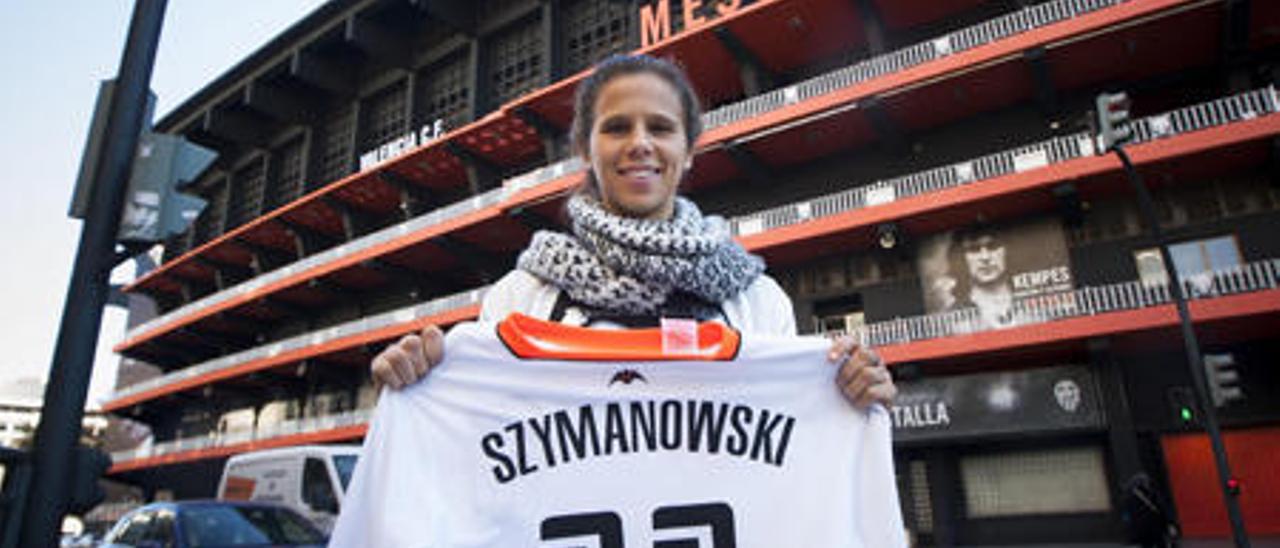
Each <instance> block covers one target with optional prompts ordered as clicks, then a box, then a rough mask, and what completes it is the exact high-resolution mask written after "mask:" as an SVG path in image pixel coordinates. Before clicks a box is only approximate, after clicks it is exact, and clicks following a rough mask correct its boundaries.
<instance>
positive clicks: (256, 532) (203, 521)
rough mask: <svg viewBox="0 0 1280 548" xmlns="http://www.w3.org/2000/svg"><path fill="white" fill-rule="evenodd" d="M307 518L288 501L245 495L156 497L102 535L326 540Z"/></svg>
mask: <svg viewBox="0 0 1280 548" xmlns="http://www.w3.org/2000/svg"><path fill="white" fill-rule="evenodd" d="M326 542H328V539H327V538H325V535H324V533H321V532H320V530H319V529H317V528H316V526H315V525H313V524H312V523H311V522H309V521H307V518H304V517H302V515H301V514H299V513H297V512H295V511H293V510H292V509H290V508H289V507H287V506H283V505H279V504H272V503H262V502H243V501H221V500H219V501H213V500H193V501H178V502H157V503H152V504H148V505H146V506H143V507H141V508H138V509H137V510H134V511H132V512H129V513H128V514H125V515H124V517H121V518H120V520H119V521H117V522H116V524H115V525H114V526H112V527H111V530H110V531H108V532H107V535H106V537H104V538H103V541H102V546H103V547H110V548H126V547H131V548H144V547H145V548H204V547H215V546H218V547H222V546H228V547H230V546H324V545H325V543H326Z"/></svg>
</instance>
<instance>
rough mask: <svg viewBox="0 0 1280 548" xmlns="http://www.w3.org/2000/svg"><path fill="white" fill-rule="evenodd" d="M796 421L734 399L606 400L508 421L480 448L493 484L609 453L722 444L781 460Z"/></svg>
mask: <svg viewBox="0 0 1280 548" xmlns="http://www.w3.org/2000/svg"><path fill="white" fill-rule="evenodd" d="M795 426H796V419H795V417H792V416H790V415H785V414H782V413H779V412H777V411H770V410H768V409H756V408H752V407H749V406H746V405H741V404H729V403H724V402H713V401H696V400H687V401H679V400H662V401H654V400H644V401H630V402H609V403H605V404H603V405H583V406H581V407H579V408H577V409H562V410H559V411H555V412H552V413H547V414H545V415H542V416H538V417H530V418H528V419H524V420H521V421H518V422H513V423H511V424H508V425H506V426H505V427H503V428H502V429H501V430H499V431H495V432H489V433H488V434H485V435H484V436H483V437H481V439H480V447H481V450H482V451H483V452H484V454H485V456H486V457H488V458H489V459H490V460H492V461H493V463H494V466H493V477H494V479H495V480H496V481H497V482H498V483H507V482H510V481H511V480H514V479H516V478H519V477H522V476H526V475H529V474H532V473H534V472H537V471H538V470H542V469H549V468H555V467H556V466H560V465H563V464H566V463H569V462H572V461H574V460H575V459H576V460H584V459H587V458H592V457H601V456H607V455H612V454H615V453H639V452H649V453H653V452H657V451H689V452H690V453H700V452H702V453H706V454H711V455H714V454H717V453H720V452H721V451H723V452H725V453H726V454H728V455H732V456H735V457H742V458H744V459H750V460H753V461H758V462H763V463H765V464H771V465H774V466H778V467H781V466H782V465H783V462H784V460H785V459H786V456H787V447H788V445H789V444H790V442H791V435H792V432H793V431H794V430H795Z"/></svg>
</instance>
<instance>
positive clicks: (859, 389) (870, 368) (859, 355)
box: [827, 336, 898, 409]
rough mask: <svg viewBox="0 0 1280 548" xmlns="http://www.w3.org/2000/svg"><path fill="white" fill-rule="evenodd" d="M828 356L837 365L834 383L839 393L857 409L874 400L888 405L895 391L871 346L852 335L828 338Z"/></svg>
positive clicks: (896, 392)
mask: <svg viewBox="0 0 1280 548" xmlns="http://www.w3.org/2000/svg"><path fill="white" fill-rule="evenodd" d="M827 360H828V361H830V362H831V363H836V364H839V365H840V370H839V371H837V372H836V386H838V387H840V393H842V394H844V397H845V399H847V400H849V402H850V403H852V404H853V405H854V406H856V407H858V408H859V409H865V408H866V407H868V406H870V405H871V404H873V403H879V404H881V405H884V406H885V407H888V406H889V405H891V404H892V403H893V398H894V397H895V396H897V395H898V387H897V386H894V384H893V377H892V376H891V375H889V368H888V367H885V365H884V360H882V359H880V355H879V354H876V353H875V351H874V350H871V349H869V348H864V347H863V346H862V345H860V344H858V343H857V341H855V340H854V339H853V337H849V336H844V337H840V338H838V339H835V340H834V341H831V350H830V351H829V352H828V353H827Z"/></svg>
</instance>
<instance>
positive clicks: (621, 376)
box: [609, 369, 649, 386]
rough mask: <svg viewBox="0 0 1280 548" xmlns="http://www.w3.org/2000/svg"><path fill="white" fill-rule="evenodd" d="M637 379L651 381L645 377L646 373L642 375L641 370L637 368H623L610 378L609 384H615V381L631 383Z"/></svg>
mask: <svg viewBox="0 0 1280 548" xmlns="http://www.w3.org/2000/svg"><path fill="white" fill-rule="evenodd" d="M635 381H643V382H644V383H645V384H648V383H649V379H646V378H644V375H641V374H640V372H639V371H636V370H635V369H623V370H621V371H618V372H617V373H614V374H613V378H612V379H609V386H613V383H615V382H620V383H622V384H631V383H633V382H635Z"/></svg>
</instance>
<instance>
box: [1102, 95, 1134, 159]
mask: <svg viewBox="0 0 1280 548" xmlns="http://www.w3.org/2000/svg"><path fill="white" fill-rule="evenodd" d="M1131 105H1132V102H1131V101H1130V100H1129V95H1128V94H1127V93H1124V92H1120V93H1102V94H1099V95H1098V98H1097V99H1096V100H1095V101H1094V107H1095V108H1094V116H1095V117H1096V120H1097V124H1096V125H1097V129H1098V140H1099V141H1101V142H1102V150H1103V152H1110V151H1111V149H1112V148H1114V147H1116V146H1117V145H1121V144H1124V143H1127V142H1129V141H1130V140H1132V139H1133V127H1131V126H1130V124H1129V107H1130V106H1131Z"/></svg>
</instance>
